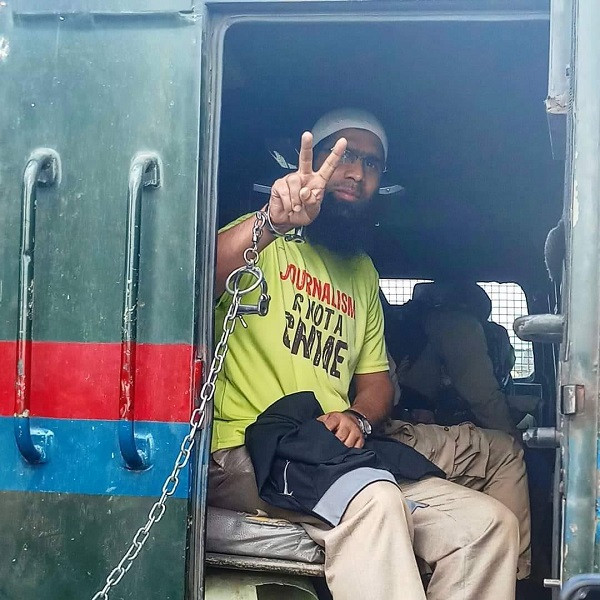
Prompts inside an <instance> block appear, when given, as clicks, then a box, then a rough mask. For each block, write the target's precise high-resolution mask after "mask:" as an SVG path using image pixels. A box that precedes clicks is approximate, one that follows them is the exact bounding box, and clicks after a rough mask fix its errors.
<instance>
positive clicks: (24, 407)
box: [14, 148, 61, 464]
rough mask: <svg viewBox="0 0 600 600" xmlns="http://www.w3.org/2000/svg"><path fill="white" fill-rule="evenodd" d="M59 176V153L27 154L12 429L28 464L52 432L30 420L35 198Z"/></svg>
mask: <svg viewBox="0 0 600 600" xmlns="http://www.w3.org/2000/svg"><path fill="white" fill-rule="evenodd" d="M60 178H61V164H60V156H59V155H58V153H57V152H56V151H55V150H52V149H51V148H37V149H36V150H34V151H33V152H32V153H31V154H30V156H29V159H28V160H27V164H26V165H25V169H24V171H23V187H22V195H21V236H20V242H19V291H18V300H17V306H18V326H17V364H16V381H15V412H14V432H15V441H16V443H17V448H18V449H19V452H20V453H21V456H22V457H23V458H24V459H25V460H26V461H27V462H28V463H31V464H38V463H43V462H45V461H46V460H47V459H48V447H49V445H50V441H51V439H52V437H53V433H52V431H50V430H48V429H42V428H37V427H35V428H32V427H31V423H30V422H29V412H30V411H29V409H30V390H31V385H30V384H31V332H32V328H33V302H34V294H33V286H34V278H33V275H34V271H33V268H34V249H35V212H36V206H37V204H36V197H37V188H38V186H44V187H49V186H52V185H58V184H59V183H60Z"/></svg>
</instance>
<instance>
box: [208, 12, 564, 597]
mask: <svg viewBox="0 0 600 600" xmlns="http://www.w3.org/2000/svg"><path fill="white" fill-rule="evenodd" d="M548 46H549V22H548V20H547V19H546V18H539V17H538V16H536V15H535V14H534V13H532V14H529V15H524V17H523V18H510V19H503V18H499V19H495V18H475V19H468V18H454V19H444V18H438V19H435V20H430V19H418V18H412V19H405V20H402V19H400V20H396V21H393V20H391V19H389V18H388V19H381V20H377V19H373V20H372V21H370V22H365V21H364V20H362V21H361V22H358V21H357V20H354V21H353V20H351V19H349V20H347V21H340V20H339V19H338V20H337V21H335V20H332V19H330V20H325V19H323V20H320V21H318V20H315V21H308V20H307V19H304V20H300V19H296V20H295V21H293V20H290V21H285V20H283V19H281V20H279V21H271V22H265V21H263V22H260V20H256V21H248V22H240V23H237V24H234V25H232V26H231V27H230V28H229V29H228V31H227V33H226V35H225V41H224V61H223V74H222V89H221V118H220V138H219V148H220V149H219V172H218V197H219V226H220V227H221V226H223V225H225V224H226V223H228V222H230V221H231V220H233V219H234V218H236V217H238V216H240V215H242V214H244V213H248V212H251V211H254V210H256V209H259V208H260V207H262V206H263V205H264V204H265V202H266V200H267V198H268V195H267V194H266V193H265V190H266V191H267V192H268V186H269V185H270V184H271V183H272V182H273V181H274V179H275V178H276V177H279V176H281V175H282V174H284V173H285V170H286V163H288V164H290V165H293V164H294V161H295V158H296V154H295V152H296V149H297V148H298V146H299V140H300V134H301V133H302V132H303V131H305V130H307V129H310V127H311V126H312V124H313V123H314V122H315V121H316V120H317V118H318V117H319V116H320V115H321V114H323V113H324V112H326V111H328V110H330V109H332V108H336V107H339V106H356V107H360V108H365V109H367V110H370V111H372V112H373V113H375V114H376V115H377V116H378V117H379V118H380V119H381V121H382V122H383V124H384V125H385V127H386V130H387V135H388V138H389V141H390V150H389V159H388V163H387V171H386V172H385V173H384V176H383V178H384V179H383V181H382V188H383V189H382V191H383V193H380V194H379V195H378V196H377V198H376V199H375V200H374V201H373V210H374V211H376V227H375V244H374V249H373V253H372V258H373V261H374V263H375V266H376V267H377V269H378V271H379V273H380V276H381V278H382V279H386V280H407V279H418V280H436V279H440V278H444V279H461V278H462V279H465V278H468V279H471V280H472V281H477V282H499V283H507V282H510V283H515V284H518V286H520V288H521V289H522V290H523V291H524V293H525V296H526V299H527V310H528V312H529V314H534V313H548V312H554V311H555V310H556V309H557V306H558V303H559V301H560V297H559V296H560V294H559V286H558V285H557V284H555V283H553V282H552V281H551V280H550V278H549V275H548V272H547V269H546V265H545V262H544V242H545V240H546V236H547V234H548V232H549V230H550V229H552V228H553V227H554V226H555V225H556V223H557V221H558V220H559V219H560V217H561V213H562V206H563V186H564V161H563V160H561V159H560V157H557V156H553V152H552V145H551V139H550V135H549V128H548V122H547V115H546V110H545V106H544V100H545V98H546V95H547V77H548ZM275 151H276V152H275ZM277 153H278V154H277ZM555 154H556V152H555ZM281 157H285V160H283V159H282V158H281ZM276 158H278V160H276ZM515 316H519V315H515ZM511 333H512V332H511ZM555 353H556V348H554V347H552V346H549V345H542V344H537V343H536V344H534V346H533V355H534V367H533V372H532V373H530V374H529V375H528V376H527V377H524V378H516V379H515V384H516V385H517V386H518V385H522V386H523V389H525V388H527V389H529V390H534V391H533V392H532V393H536V394H538V395H540V396H541V403H540V405H539V406H538V409H537V410H536V414H535V415H534V416H535V419H536V422H537V425H539V426H553V425H554V421H555V408H554V407H555V393H556V390H555V365H556V355H555ZM519 393H521V392H519ZM554 456H555V450H554V449H541V448H535V449H528V450H527V464H528V469H529V477H530V488H531V497H532V504H534V505H535V506H536V510H535V511H533V520H534V522H533V560H534V565H533V575H532V581H531V582H528V583H526V586H525V587H524V588H520V591H519V594H520V596H519V597H520V598H523V599H524V598H527V600H535V599H536V598H550V590H545V589H544V588H543V585H542V583H541V582H542V579H543V578H544V577H545V578H550V577H552V564H551V562H552V561H551V558H550V555H551V546H552V539H553V531H552V495H553V485H554V484H553V469H554ZM523 590H525V591H523ZM321 594H322V595H323V597H326V596H325V594H326V591H321Z"/></svg>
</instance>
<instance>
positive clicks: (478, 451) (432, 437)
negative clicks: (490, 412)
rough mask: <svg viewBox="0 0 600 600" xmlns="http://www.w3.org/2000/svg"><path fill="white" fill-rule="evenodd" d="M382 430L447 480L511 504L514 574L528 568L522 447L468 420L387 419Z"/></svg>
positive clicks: (527, 515)
mask: <svg viewBox="0 0 600 600" xmlns="http://www.w3.org/2000/svg"><path fill="white" fill-rule="evenodd" d="M385 434H386V435H388V436H390V437H393V438H394V439H396V440H398V441H399V442H403V443H404V444H407V445H409V446H411V447H413V448H415V450H417V451H418V452H419V453H421V454H423V455H424V456H426V457H427V458H428V459H429V460H430V461H431V462H432V463H434V464H435V465H437V466H438V467H439V468H440V469H442V471H444V472H445V473H446V476H447V478H448V480H449V481H452V482H454V483H458V484H459V485H464V486H466V487H468V488H470V489H472V490H477V491H478V492H483V493H484V494H487V495H488V496H491V497H492V498H495V499H496V500H498V501H500V502H501V503H502V504H504V506H506V507H507V508H509V509H510V510H511V511H512V512H513V513H514V515H515V516H516V517H517V520H518V522H519V539H520V546H519V561H518V564H517V579H523V578H525V577H528V576H529V574H530V572H531V513H530V505H529V487H528V484H527V473H526V470H525V462H524V460H523V449H522V448H521V447H520V446H519V445H518V444H517V443H516V442H515V440H514V439H513V438H512V437H511V436H510V435H508V434H507V433H504V432H502V431H493V430H491V429H481V428H479V427H475V425H473V424H472V423H463V424H461V425H453V426H452V427H443V426H440V425H412V424H410V423H405V422H404V421H390V422H389V423H388V424H387V427H386V429H385Z"/></svg>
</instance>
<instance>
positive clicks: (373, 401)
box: [352, 371, 394, 426]
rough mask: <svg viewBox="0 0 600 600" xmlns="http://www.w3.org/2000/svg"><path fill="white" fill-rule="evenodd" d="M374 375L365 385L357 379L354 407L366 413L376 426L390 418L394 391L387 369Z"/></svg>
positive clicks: (363, 413)
mask: <svg viewBox="0 0 600 600" xmlns="http://www.w3.org/2000/svg"><path fill="white" fill-rule="evenodd" d="M372 376H375V377H373V380H372V381H367V382H365V385H360V384H359V382H358V380H357V388H356V397H355V399H354V402H353V404H352V408H353V409H354V410H356V411H358V412H359V413H360V414H362V415H364V416H365V417H366V418H367V419H368V420H369V422H370V423H371V425H373V426H376V425H378V424H379V423H382V422H383V421H385V419H387V418H388V416H389V414H390V412H391V410H392V399H393V394H394V392H393V388H392V383H391V381H390V379H389V375H388V373H387V371H386V372H382V373H373V374H372ZM357 377H367V376H357Z"/></svg>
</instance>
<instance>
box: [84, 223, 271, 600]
mask: <svg viewBox="0 0 600 600" xmlns="http://www.w3.org/2000/svg"><path fill="white" fill-rule="evenodd" d="M265 222H266V215H265V213H264V212H257V213H256V215H255V221H254V226H253V228H252V245H251V246H250V247H249V248H246V250H245V251H244V261H245V262H246V264H245V266H242V267H240V268H239V269H236V270H235V271H234V272H233V273H231V274H230V275H229V277H228V278H227V284H226V288H227V289H228V290H229V289H232V291H233V293H232V295H233V298H232V301H231V305H230V306H229V310H228V311H227V314H226V315H225V319H224V320H223V333H222V334H221V338H220V339H219V342H218V343H217V347H216V348H215V354H214V356H213V359H212V362H211V364H210V370H209V373H208V376H207V378H206V381H205V382H204V384H203V385H202V389H201V390H200V404H199V405H198V407H197V408H195V409H194V411H193V412H192V415H191V417H190V431H189V432H188V434H187V435H186V436H185V437H184V438H183V441H182V442H181V446H180V449H179V454H178V455H177V458H176V459H175V464H174V465H173V470H172V471H171V474H170V475H169V476H168V477H167V479H166V480H165V482H164V484H163V486H162V494H161V495H160V498H159V499H158V500H157V501H156V502H155V503H154V504H153V506H152V508H151V509H150V511H149V513H148V520H147V521H146V524H145V525H144V526H143V527H140V528H139V529H138V530H137V532H136V533H135V535H134V536H133V540H132V542H131V545H130V546H129V549H128V550H127V552H125V554H124V555H123V558H121V560H120V561H119V564H118V565H117V566H116V567H115V568H114V569H113V570H112V571H111V572H110V573H109V574H108V577H107V578H106V583H105V584H104V587H103V588H102V589H101V590H100V591H98V592H96V594H94V596H93V597H92V600H109V597H108V594H109V592H110V590H111V589H112V588H114V587H115V586H117V585H118V584H119V582H120V581H121V579H123V577H124V576H125V574H126V573H127V572H128V571H129V569H131V566H132V565H133V562H134V561H135V559H136V558H137V557H138V555H139V553H140V552H141V550H142V548H143V547H144V544H145V543H146V541H147V540H148V537H149V536H150V529H152V526H153V525H154V524H155V523H158V522H159V521H160V520H161V519H162V517H163V515H164V514H165V510H166V508H167V507H166V502H167V498H169V497H170V496H172V495H173V494H174V493H175V491H176V490H177V486H178V485H179V474H180V473H181V471H182V469H184V468H185V467H186V466H187V464H188V462H189V460H190V456H191V453H192V449H193V447H194V444H195V441H196V439H195V438H196V434H197V433H198V430H199V429H200V428H201V427H202V425H203V424H204V421H205V418H206V407H207V405H208V403H209V402H210V401H211V400H212V399H213V396H214V394H215V384H216V381H217V376H218V375H219V373H220V371H221V369H222V368H223V361H224V360H225V356H226V355H227V350H228V346H227V342H228V340H229V336H230V335H231V334H232V333H233V331H234V329H235V325H236V323H237V319H240V321H241V322H242V324H243V325H244V327H246V324H245V322H244V321H243V318H242V316H241V315H240V314H238V310H239V307H240V303H241V300H242V297H243V296H244V295H245V294H247V293H249V292H250V291H251V290H253V289H255V288H256V287H257V285H256V284H251V285H249V286H248V287H246V288H243V289H240V287H239V285H240V280H241V276H242V275H244V274H245V273H249V274H251V275H253V276H254V277H255V278H257V280H258V284H260V283H263V281H264V275H263V273H262V271H261V270H260V268H259V267H257V266H256V262H257V261H258V256H259V253H258V242H259V241H260V238H261V237H262V233H263V229H264V226H265ZM246 314H248V312H246ZM257 314H261V313H260V312H259V311H257Z"/></svg>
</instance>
